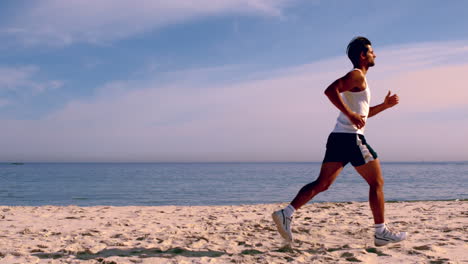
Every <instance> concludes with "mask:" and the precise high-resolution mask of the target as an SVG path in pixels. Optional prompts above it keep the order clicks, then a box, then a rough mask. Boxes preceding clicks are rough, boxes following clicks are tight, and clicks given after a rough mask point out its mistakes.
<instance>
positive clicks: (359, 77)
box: [325, 71, 366, 128]
mask: <svg viewBox="0 0 468 264" xmlns="http://www.w3.org/2000/svg"><path fill="white" fill-rule="evenodd" d="M364 83H365V79H364V75H363V74H362V73H361V72H360V71H351V72H349V73H348V74H346V75H345V76H343V77H341V78H340V79H338V80H336V81H334V82H333V83H332V84H330V86H328V87H327V89H326V90H325V95H326V96H327V97H328V99H330V101H331V102H332V104H333V105H335V106H336V107H337V108H338V109H339V110H340V111H341V112H343V114H345V115H346V116H347V117H348V118H349V120H351V122H352V123H353V124H354V125H356V127H357V128H361V127H363V126H364V125H365V121H364V119H363V118H364V117H363V116H360V115H359V114H357V113H355V112H353V111H351V109H349V107H348V106H347V105H346V104H345V103H344V101H343V99H342V98H341V96H340V93H342V92H346V91H351V90H356V89H357V90H364V89H365V88H366V87H365V84H364Z"/></svg>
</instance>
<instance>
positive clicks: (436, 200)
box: [0, 198, 468, 208]
mask: <svg viewBox="0 0 468 264" xmlns="http://www.w3.org/2000/svg"><path fill="white" fill-rule="evenodd" d="M77 200H81V199H77ZM467 201H468V198H466V199H465V198H463V199H434V200H387V201H385V203H386V204H387V203H417V202H467ZM283 203H285V202H273V203H263V202H259V203H246V204H208V205H204V204H199V205H197V204H194V205H180V204H179V205H178V204H165V205H138V204H132V205H111V204H98V205H78V204H67V205H54V204H41V205H8V204H0V207H43V206H55V207H68V206H77V207H85V208H86V207H98V206H109V207H135V206H136V207H164V206H178V207H197V206H198V207H202V206H209V207H212V206H213V207H218V206H261V205H273V204H283ZM322 203H336V204H340V203H345V204H346V203H349V204H352V203H368V201H331V202H329V201H312V202H310V203H308V205H311V204H322Z"/></svg>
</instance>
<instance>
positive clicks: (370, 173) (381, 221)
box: [356, 159, 407, 246]
mask: <svg viewBox="0 0 468 264" xmlns="http://www.w3.org/2000/svg"><path fill="white" fill-rule="evenodd" d="M356 171H357V172H358V173H359V174H361V176H362V177H363V178H364V179H365V180H366V181H367V183H368V184H369V187H370V188H369V204H370V207H371V210H372V215H373V216H374V223H375V235H374V244H375V245H376V246H384V245H387V244H389V243H397V242H400V241H402V240H405V239H406V237H407V233H406V232H393V231H391V230H390V229H388V228H387V226H386V225H385V217H384V215H385V198H384V193H383V185H384V180H383V176H382V169H381V168H380V162H379V160H378V159H376V160H373V161H371V162H369V163H367V164H365V165H362V166H358V167H356Z"/></svg>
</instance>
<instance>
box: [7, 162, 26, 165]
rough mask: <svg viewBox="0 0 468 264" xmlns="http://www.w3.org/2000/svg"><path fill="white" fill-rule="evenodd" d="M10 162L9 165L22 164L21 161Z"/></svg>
mask: <svg viewBox="0 0 468 264" xmlns="http://www.w3.org/2000/svg"><path fill="white" fill-rule="evenodd" d="M10 164H11V165H24V163H22V162H12V163H10Z"/></svg>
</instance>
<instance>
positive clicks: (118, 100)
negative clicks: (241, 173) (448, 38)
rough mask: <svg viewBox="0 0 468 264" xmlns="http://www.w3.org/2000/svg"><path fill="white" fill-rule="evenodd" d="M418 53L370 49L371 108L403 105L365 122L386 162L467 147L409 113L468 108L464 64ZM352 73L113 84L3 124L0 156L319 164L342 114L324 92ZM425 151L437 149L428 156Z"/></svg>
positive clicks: (292, 71) (461, 131)
mask: <svg viewBox="0 0 468 264" xmlns="http://www.w3.org/2000/svg"><path fill="white" fill-rule="evenodd" d="M427 45H429V44H427ZM447 45H448V46H450V45H452V43H433V44H432V46H431V48H432V49H431V50H432V51H434V52H435V53H438V54H439V56H441V57H444V56H445V55H444V50H447V49H446V48H445V47H446V46H447ZM417 47H418V46H417V44H414V45H407V46H404V47H400V48H401V49H400V52H395V47H386V48H383V49H378V48H377V47H376V52H378V53H377V56H378V64H377V66H376V67H375V68H374V69H372V70H371V71H370V72H369V76H368V79H369V83H370V87H371V90H372V98H373V99H372V104H373V105H374V104H378V103H380V102H381V101H382V100H383V98H384V96H385V94H386V93H387V90H392V91H394V92H397V93H398V94H399V95H400V97H401V103H400V105H398V106H396V107H395V108H393V109H392V110H389V111H388V112H384V113H382V114H381V115H379V116H377V117H375V118H372V119H370V120H369V124H368V127H367V134H368V136H369V138H370V140H371V141H372V144H373V145H374V146H375V147H376V148H377V149H378V151H379V154H381V155H383V157H385V160H402V159H404V160H424V159H426V160H429V159H432V160H434V159H436V160H449V159H462V157H468V149H467V148H466V146H463V144H457V143H454V142H464V140H465V137H466V133H468V125H467V124H466V122H461V123H460V121H459V120H456V119H453V118H452V119H450V120H445V121H444V122H443V124H441V123H431V122H427V120H419V119H415V118H414V113H420V115H423V116H424V115H426V114H428V115H431V114H432V113H434V112H439V113H441V114H440V115H443V113H450V112H452V111H454V108H456V109H458V110H459V109H466V102H465V98H468V92H467V91H466V89H464V87H465V83H466V81H467V78H465V77H464V76H465V75H464V74H463V73H466V72H467V71H468V64H459V65H453V64H451V63H440V62H428V61H430V60H431V58H433V53H427V54H426V56H424V54H423V53H419V52H417V50H418V49H417ZM408 50H414V51H415V52H416V54H415V53H414V52H413V53H410V54H408V53H407V51H408ZM452 51H453V50H451V49H448V50H447V52H450V53H452ZM464 52H465V51H464V50H463V49H461V50H459V52H458V56H464ZM411 54H415V55H414V56H413V55H411ZM452 55H453V56H456V55H457V54H452ZM408 65H411V67H407V66H408ZM349 66H350V64H349V62H348V61H347V58H345V57H344V56H342V57H337V58H331V59H329V60H324V61H320V62H315V63H311V64H308V65H301V66H298V67H294V68H288V69H284V70H279V71H276V72H273V73H270V75H268V76H267V74H266V73H263V74H261V76H262V77H261V78H258V79H248V80H243V81H235V82H224V83H221V82H218V83H216V84H210V83H209V81H207V82H206V83H205V85H204V86H201V85H196V86H193V85H191V83H190V81H189V80H190V78H192V79H193V78H194V77H193V76H194V75H193V73H194V72H196V73H197V74H198V75H203V74H206V75H213V72H216V71H219V72H220V73H221V72H223V71H224V70H225V69H224V68H220V69H203V70H195V71H193V72H178V73H172V74H173V78H174V81H173V82H172V83H169V84H165V85H161V84H160V83H158V82H156V81H155V80H154V79H152V78H148V79H147V80H145V81H142V80H134V81H115V82H110V83H109V84H107V85H105V86H103V87H101V88H100V89H98V92H97V93H96V94H97V96H96V97H94V98H92V99H91V100H80V101H73V102H70V103H69V104H67V105H66V107H65V108H63V109H61V110H59V111H56V112H54V113H52V114H50V115H48V116H47V117H45V118H43V119H42V120H39V121H16V120H9V121H7V120H4V121H3V124H5V128H6V129H4V131H2V133H3V135H4V137H2V138H3V139H0V143H1V144H2V146H5V149H10V151H9V152H8V153H5V152H3V153H1V152H0V158H3V159H6V157H8V155H10V156H15V157H21V155H22V153H28V156H27V157H26V156H25V158H28V159H30V160H32V159H34V157H45V156H44V154H43V153H44V150H45V149H47V153H48V156H47V157H48V158H45V160H98V161H99V160H100V161H105V160H114V161H174V160H179V161H180V160H182V161H193V160H196V161H207V160H217V161H235V160H250V161H265V160H269V161H272V160H273V161H274V160H292V161H309V160H320V159H321V158H322V156H323V151H324V143H325V140H326V137H327V135H328V133H329V132H330V131H331V129H332V128H333V126H334V122H335V118H336V115H337V113H338V111H337V110H336V108H335V107H333V106H332V105H331V104H330V103H329V102H328V99H327V98H326V97H325V96H324V95H323V90H324V89H325V88H326V86H327V85H329V84H330V83H331V82H332V81H334V79H336V78H338V77H340V76H341V75H343V74H345V73H346V71H347V70H349ZM379 68H380V69H379ZM231 70H232V69H229V71H231ZM205 78H206V79H208V77H205ZM196 79H197V80H200V79H202V80H203V79H204V78H201V77H200V76H198V77H196ZM177 80H184V81H183V82H181V81H177ZM135 87H138V89H135ZM21 131H23V132H21ZM24 131H28V132H24ZM398 132H400V133H398ZM440 135H450V139H447V138H446V137H444V140H440V139H441V138H440ZM5 138H8V140H5ZM393 139H395V140H396V142H398V144H395V143H394V142H395V141H393ZM397 145H398V146H400V147H398V146H397ZM401 146H404V148H405V149H404V151H403V152H404V153H402V150H401ZM421 149H423V151H421ZM431 149H437V150H438V151H437V152H436V154H431V155H429V154H427V153H432V152H430V150H431ZM11 150H14V151H11ZM434 153H435V152H434ZM38 155H39V156H38ZM457 157H458V158H457Z"/></svg>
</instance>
